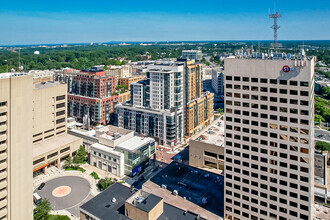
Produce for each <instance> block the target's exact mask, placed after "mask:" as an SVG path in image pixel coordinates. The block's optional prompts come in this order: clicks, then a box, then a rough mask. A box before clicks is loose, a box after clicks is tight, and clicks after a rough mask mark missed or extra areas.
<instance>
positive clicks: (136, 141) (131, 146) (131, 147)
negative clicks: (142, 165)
mask: <svg viewBox="0 0 330 220" xmlns="http://www.w3.org/2000/svg"><path fill="white" fill-rule="evenodd" d="M150 142H155V140H154V139H153V138H149V137H138V136H134V137H132V138H130V139H129V140H127V141H124V142H123V143H120V144H119V145H117V146H116V148H119V149H122V150H127V151H130V152H134V151H136V150H138V149H139V148H141V147H142V146H144V145H145V144H148V143H150Z"/></svg>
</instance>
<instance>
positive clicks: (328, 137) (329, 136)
mask: <svg viewBox="0 0 330 220" xmlns="http://www.w3.org/2000/svg"><path fill="white" fill-rule="evenodd" d="M314 132H315V140H316V141H325V142H330V132H328V131H326V130H323V129H320V128H317V127H316V128H315V129H314ZM319 135H322V136H321V137H320V136H319Z"/></svg>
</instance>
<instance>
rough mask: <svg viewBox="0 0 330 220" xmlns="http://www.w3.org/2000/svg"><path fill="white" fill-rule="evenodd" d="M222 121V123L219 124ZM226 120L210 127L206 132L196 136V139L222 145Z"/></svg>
mask: <svg viewBox="0 0 330 220" xmlns="http://www.w3.org/2000/svg"><path fill="white" fill-rule="evenodd" d="M219 123H220V125H219ZM224 132H225V131H224V122H223V121H220V122H217V123H215V124H213V125H212V126H210V127H209V128H208V130H206V131H205V132H204V133H202V134H201V135H199V136H198V137H197V138H195V139H194V140H195V141H200V142H203V143H208V144H215V145H218V146H221V145H223V144H224V141H225V139H224Z"/></svg>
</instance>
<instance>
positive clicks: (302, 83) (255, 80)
mask: <svg viewBox="0 0 330 220" xmlns="http://www.w3.org/2000/svg"><path fill="white" fill-rule="evenodd" d="M226 80H233V77H232V76H226ZM234 81H236V82H239V81H243V82H253V83H259V82H260V83H269V84H280V85H288V82H289V85H290V86H298V81H294V80H289V81H288V80H278V79H267V78H260V79H259V78H255V77H251V78H250V77H240V76H234ZM300 86H303V87H308V82H306V81H300Z"/></svg>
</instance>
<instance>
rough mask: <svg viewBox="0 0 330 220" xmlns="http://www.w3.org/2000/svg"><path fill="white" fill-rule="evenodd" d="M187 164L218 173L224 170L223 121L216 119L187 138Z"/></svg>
mask: <svg viewBox="0 0 330 220" xmlns="http://www.w3.org/2000/svg"><path fill="white" fill-rule="evenodd" d="M189 165H190V166H194V167H198V168H207V170H209V171H211V172H215V173H220V172H221V170H224V123H223V122H222V121H220V120H217V121H216V122H215V123H213V125H212V126H210V128H209V129H208V130H206V131H205V132H203V133H202V134H201V135H199V136H198V137H197V138H195V139H191V140H189Z"/></svg>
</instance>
